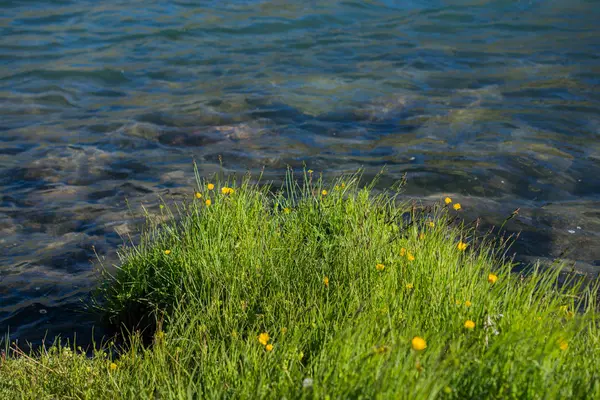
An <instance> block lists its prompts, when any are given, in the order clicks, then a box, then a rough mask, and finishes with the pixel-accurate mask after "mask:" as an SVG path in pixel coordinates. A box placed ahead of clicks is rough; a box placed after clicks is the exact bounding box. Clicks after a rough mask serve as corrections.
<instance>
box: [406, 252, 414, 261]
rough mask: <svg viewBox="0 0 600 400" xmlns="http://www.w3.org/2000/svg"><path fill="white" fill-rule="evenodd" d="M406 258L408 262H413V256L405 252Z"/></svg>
mask: <svg viewBox="0 0 600 400" xmlns="http://www.w3.org/2000/svg"><path fill="white" fill-rule="evenodd" d="M406 258H407V259H408V261H415V256H413V255H412V254H411V253H410V252H406Z"/></svg>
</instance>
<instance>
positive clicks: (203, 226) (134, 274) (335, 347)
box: [0, 172, 600, 399]
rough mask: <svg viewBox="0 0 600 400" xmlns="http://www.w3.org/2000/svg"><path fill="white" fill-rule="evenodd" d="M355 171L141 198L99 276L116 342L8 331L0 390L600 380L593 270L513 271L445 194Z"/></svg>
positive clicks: (334, 390) (123, 391)
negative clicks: (88, 349)
mask: <svg viewBox="0 0 600 400" xmlns="http://www.w3.org/2000/svg"><path fill="white" fill-rule="evenodd" d="M359 178H360V177H359V176H358V175H353V176H347V177H343V178H340V179H339V180H337V181H336V182H334V183H333V184H332V185H330V186H327V187H325V186H324V184H323V182H322V181H321V180H320V179H317V177H316V176H314V175H313V174H312V173H309V172H305V173H304V175H303V176H301V177H300V178H299V179H297V180H296V178H294V177H293V176H292V175H291V174H289V175H288V178H287V180H286V184H285V185H284V186H283V187H282V188H281V190H275V189H274V188H269V187H267V186H259V185H255V184H252V183H251V180H250V179H249V178H246V179H243V181H242V182H234V181H230V182H218V181H211V182H210V183H214V184H215V188H214V190H208V188H207V184H208V183H209V181H202V180H200V179H199V180H198V186H199V188H198V193H200V194H201V195H202V198H200V199H199V198H197V197H196V196H195V195H193V194H190V199H189V201H187V202H185V203H183V204H178V205H176V206H174V207H172V209H171V210H170V209H169V208H168V207H162V208H161V209H160V211H159V215H154V216H151V215H150V214H149V213H148V228H147V230H146V232H145V233H144V234H143V235H142V238H141V241H140V243H139V244H138V245H136V246H130V247H129V248H127V249H125V250H124V251H123V252H122V254H121V264H120V265H119V266H118V268H117V269H116V270H113V271H112V275H110V276H108V275H107V279H106V281H105V282H104V284H103V285H102V286H101V289H100V291H101V295H100V298H101V299H103V300H102V302H101V303H100V304H99V307H100V308H101V310H102V312H103V314H104V315H105V318H106V320H107V321H109V322H110V323H112V324H115V325H117V326H123V327H126V328H127V329H128V330H129V332H130V333H129V334H127V335H126V336H125V337H126V342H125V344H122V345H114V344H110V343H109V344H107V345H106V346H104V348H103V349H100V350H96V351H95V353H94V356H92V357H89V356H86V355H85V354H84V352H81V351H78V350H77V349H73V348H72V346H66V347H65V346H61V345H60V344H59V343H57V344H55V345H54V346H51V347H50V348H49V349H47V350H41V351H39V352H35V353H31V354H25V353H24V352H22V351H21V350H19V349H18V348H16V347H15V346H11V347H10V348H7V353H8V357H7V358H6V359H3V360H2V361H0V397H2V398H11V399H16V398H28V399H55V398H85V399H103V398H106V399H115V398H131V399H140V398H143V399H145V398H158V399H171V398H181V399H185V398H248V399H255V398H277V399H280V398H287V399H294V398H332V399H334V398H385V399H387V398H392V399H398V398H406V399H415V398H418V399H421V398H442V399H444V398H455V399H463V398H503V399H504V398H519V399H520V398H540V399H542V398H543V399H546V398H599V397H600V370H599V369H598V365H600V331H599V329H598V307H597V304H596V295H597V293H598V287H597V285H589V284H587V285H584V283H583V281H580V280H577V279H575V278H567V281H566V283H564V284H561V285H558V278H559V274H560V271H559V269H558V268H556V269H551V270H550V269H544V270H543V271H542V270H541V269H539V268H535V267H532V268H530V269H529V270H527V271H526V272H521V273H513V272H511V271H512V269H513V267H514V265H513V264H512V263H511V262H510V260H507V259H505V258H503V257H502V255H503V254H504V253H505V251H506V243H498V240H497V241H494V240H492V239H491V238H489V237H485V236H483V237H481V236H480V235H478V234H477V232H476V231H475V230H474V229H467V228H465V227H464V226H462V225H461V223H460V222H458V221H460V218H457V217H460V212H461V211H456V210H454V209H453V207H452V205H453V204H455V202H456V200H457V199H454V200H455V202H454V203H452V204H450V205H446V204H444V202H443V201H442V200H441V199H440V202H439V204H438V205H437V206H435V207H414V206H413V205H412V204H406V203H402V202H399V201H398V199H397V193H396V192H395V191H389V192H385V193H379V194H376V193H375V192H374V191H373V190H372V184H371V185H370V186H367V187H362V188H361V187H360V186H359ZM222 187H233V188H234V190H235V192H234V193H230V194H222V192H221V188H222ZM323 190H327V194H326V195H323V192H322V191H323ZM206 199H211V202H212V204H211V205H210V206H206V204H205V200H206ZM460 242H463V243H468V247H467V248H466V250H464V251H461V250H459V248H458V244H459V243H460ZM167 250H168V251H167ZM166 253H169V254H166ZM411 256H412V257H411ZM413 257H414V259H412V258H413ZM378 264H382V265H383V267H384V268H383V269H382V270H381V266H379V269H378V266H377V265H378ZM490 274H493V275H494V276H496V277H497V280H496V281H495V282H494V283H491V282H490V279H491V278H490ZM492 278H493V277H492ZM492 280H493V279H492ZM467 302H469V303H467ZM467 320H470V321H473V322H474V323H475V327H474V328H473V329H467V328H465V322H466V321H467ZM261 333H268V335H269V340H268V344H269V345H271V346H272V348H271V347H270V346H269V347H268V348H267V347H266V346H265V345H264V344H261V343H260V342H259V339H258V337H259V335H260V334H261ZM415 336H418V337H421V338H423V339H424V340H425V341H426V343H427V347H426V348H425V349H424V350H420V351H417V350H415V349H413V348H412V345H411V341H412V339H413V338H414V337H415ZM268 350H270V351H268ZM111 364H112V367H111Z"/></svg>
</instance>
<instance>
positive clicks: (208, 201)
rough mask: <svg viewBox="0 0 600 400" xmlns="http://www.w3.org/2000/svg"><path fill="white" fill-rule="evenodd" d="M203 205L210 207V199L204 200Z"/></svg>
mask: <svg viewBox="0 0 600 400" xmlns="http://www.w3.org/2000/svg"><path fill="white" fill-rule="evenodd" d="M204 204H206V205H207V206H210V205H211V204H212V201H210V199H206V201H205V202H204Z"/></svg>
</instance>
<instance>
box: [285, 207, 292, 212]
mask: <svg viewBox="0 0 600 400" xmlns="http://www.w3.org/2000/svg"><path fill="white" fill-rule="evenodd" d="M290 212H292V210H290V209H289V207H285V208H284V209H283V213H284V214H289V213H290Z"/></svg>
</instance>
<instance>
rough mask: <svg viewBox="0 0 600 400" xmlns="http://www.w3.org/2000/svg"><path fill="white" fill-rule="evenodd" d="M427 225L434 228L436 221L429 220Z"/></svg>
mask: <svg viewBox="0 0 600 400" xmlns="http://www.w3.org/2000/svg"><path fill="white" fill-rule="evenodd" d="M427 225H429V227H431V228H433V227H434V226H435V222H433V221H429V222H428V223H427Z"/></svg>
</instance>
